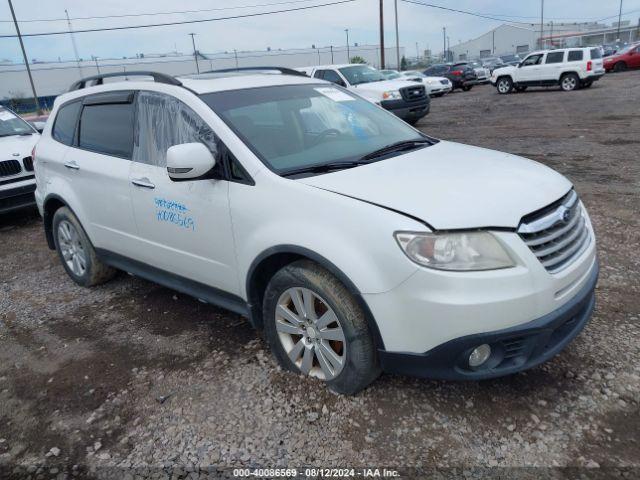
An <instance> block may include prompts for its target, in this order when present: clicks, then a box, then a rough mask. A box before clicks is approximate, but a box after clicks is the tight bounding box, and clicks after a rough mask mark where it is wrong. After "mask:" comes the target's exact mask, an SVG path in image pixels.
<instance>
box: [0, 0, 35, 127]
mask: <svg viewBox="0 0 640 480" xmlns="http://www.w3.org/2000/svg"><path fill="white" fill-rule="evenodd" d="M8 1H9V9H10V10H11V16H12V17H13V24H14V25H15V26H16V33H17V34H18V41H19V42H20V49H21V50H22V58H24V66H25V67H27V75H29V83H30V84H31V91H32V92H33V101H34V102H35V105H36V109H37V111H38V115H41V114H42V109H41V108H40V101H39V100H38V94H37V93H36V86H35V85H34V83H33V77H32V76H31V68H30V67H29V60H28V59H27V52H26V51H25V49H24V43H22V35H20V27H18V21H17V20H16V12H14V10H13V4H12V3H11V0H8Z"/></svg>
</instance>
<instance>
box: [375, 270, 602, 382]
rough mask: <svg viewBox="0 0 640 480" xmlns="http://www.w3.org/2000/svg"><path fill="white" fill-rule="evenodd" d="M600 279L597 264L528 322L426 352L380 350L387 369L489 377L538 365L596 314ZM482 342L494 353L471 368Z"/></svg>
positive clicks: (429, 375) (426, 375)
mask: <svg viewBox="0 0 640 480" xmlns="http://www.w3.org/2000/svg"><path fill="white" fill-rule="evenodd" d="M597 281H598V267H597V264H596V265H595V266H594V268H592V270H591V272H590V274H589V278H588V280H587V282H586V283H585V284H584V286H583V287H582V288H581V289H580V291H579V292H578V293H577V294H576V295H575V296H574V297H573V298H572V299H571V300H569V301H568V302H567V303H566V304H564V305H563V306H562V307H560V308H558V309H556V310H554V311H553V312H551V313H549V314H547V315H544V316H543V317H540V318H538V319H536V320H533V321H531V322H527V323H524V324H522V325H517V326H514V327H510V328H506V329H503V330H497V331H493V332H487V333H479V334H474V335H468V336H464V337H459V338H455V339H453V340H450V341H448V342H446V343H444V344H442V345H439V346H437V347H436V348H434V349H432V350H430V351H428V352H426V353H422V354H420V353H406V352H387V351H380V352H379V358H380V363H381V366H382V369H383V370H384V371H385V372H388V373H396V374H404V375H411V376H416V377H424V378H436V379H445V380H483V379H488V378H495V377H501V376H504V375H509V374H512V373H516V372H519V371H522V370H527V369H529V368H532V367H535V366H536V365H539V364H541V363H543V362H546V361H547V360H549V359H550V358H552V357H553V356H554V355H556V354H558V353H559V352H560V351H561V350H562V349H563V348H564V347H566V346H567V345H568V344H569V343H570V342H571V341H572V340H573V339H574V338H575V337H576V336H577V335H578V334H579V333H580V332H581V331H582V329H583V328H584V326H585V325H586V324H587V322H588V321H589V319H590V318H591V315H592V313H593V309H594V306H595V287H596V283H597ZM482 344H488V345H490V346H491V350H492V353H491V356H490V357H489V360H487V361H486V362H485V364H484V365H482V366H481V367H479V368H476V369H471V368H470V367H469V366H468V363H467V360H468V358H469V354H470V353H471V351H472V350H473V349H474V348H475V347H477V346H479V345H482Z"/></svg>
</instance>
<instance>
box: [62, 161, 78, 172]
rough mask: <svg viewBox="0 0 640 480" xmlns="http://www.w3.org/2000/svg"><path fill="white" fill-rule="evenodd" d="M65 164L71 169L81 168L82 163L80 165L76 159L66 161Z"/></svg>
mask: <svg viewBox="0 0 640 480" xmlns="http://www.w3.org/2000/svg"><path fill="white" fill-rule="evenodd" d="M64 166H65V167H67V168H70V169H71V170H80V165H78V164H77V163H76V162H75V161H74V160H72V161H70V162H67V163H65V164H64Z"/></svg>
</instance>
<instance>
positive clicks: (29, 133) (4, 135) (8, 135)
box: [0, 132, 33, 137]
mask: <svg viewBox="0 0 640 480" xmlns="http://www.w3.org/2000/svg"><path fill="white" fill-rule="evenodd" d="M26 135H33V132H22V133H3V134H1V135H0V137H15V136H20V137H24V136H26Z"/></svg>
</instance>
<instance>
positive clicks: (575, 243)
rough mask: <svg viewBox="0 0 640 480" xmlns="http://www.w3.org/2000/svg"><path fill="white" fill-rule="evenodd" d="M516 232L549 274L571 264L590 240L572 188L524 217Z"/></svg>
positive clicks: (581, 211) (581, 210)
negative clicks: (556, 199) (539, 209)
mask: <svg viewBox="0 0 640 480" xmlns="http://www.w3.org/2000/svg"><path fill="white" fill-rule="evenodd" d="M518 234H519V235H520V238H522V239H523V240H524V242H525V243H526V244H527V246H528V247H529V248H530V249H531V251H532V252H533V253H534V255H535V256H536V257H538V260H540V263H542V266H543V267H544V268H546V269H547V271H549V272H550V273H557V272H559V271H560V270H562V269H563V268H565V267H567V266H568V265H569V264H571V262H572V261H573V260H575V259H576V258H577V257H578V256H579V255H580V254H581V253H582V252H584V251H585V250H586V248H587V247H588V246H589V243H590V242H591V236H590V234H589V229H588V228H587V221H586V218H585V215H584V211H583V209H582V206H581V205H580V201H579V200H578V194H577V193H576V192H575V191H573V190H571V192H569V193H568V194H567V195H565V196H564V197H563V198H561V199H560V200H559V201H557V202H554V203H552V204H551V205H549V206H548V207H546V208H544V209H542V210H541V211H540V212H536V213H533V214H531V215H527V216H526V217H524V219H523V221H522V223H521V224H520V227H519V228H518Z"/></svg>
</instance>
